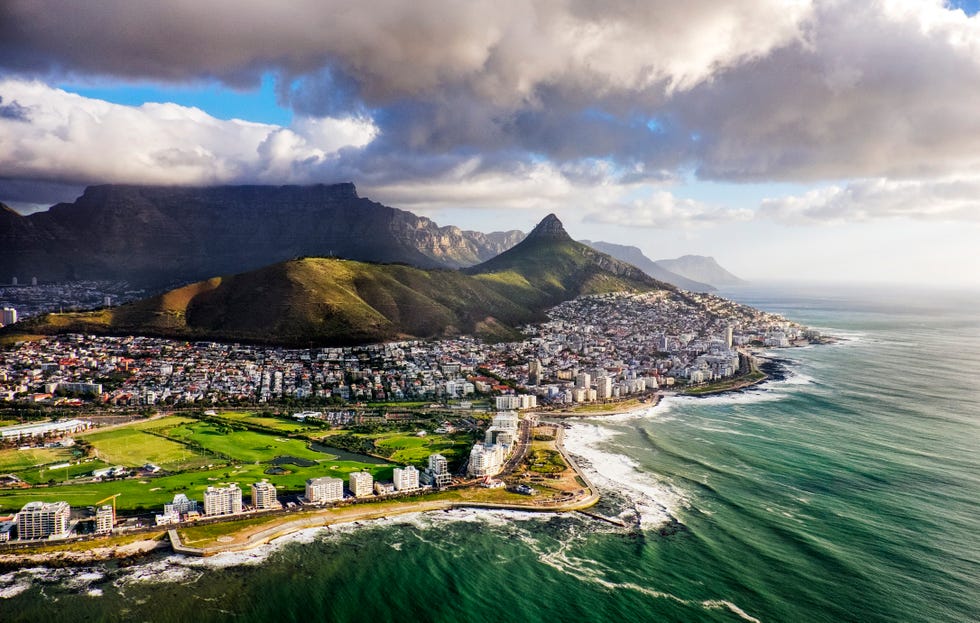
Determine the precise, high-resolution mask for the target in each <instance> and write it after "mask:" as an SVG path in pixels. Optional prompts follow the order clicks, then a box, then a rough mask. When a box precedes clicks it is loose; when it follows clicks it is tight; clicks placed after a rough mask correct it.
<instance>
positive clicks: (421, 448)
mask: <svg viewBox="0 0 980 623" xmlns="http://www.w3.org/2000/svg"><path fill="white" fill-rule="evenodd" d="M367 436H368V437H371V438H372V439H374V445H376V446H377V447H379V448H384V449H386V450H393V451H394V452H393V454H392V455H391V456H390V457H389V458H390V459H391V460H392V461H394V462H395V463H412V464H414V465H417V466H418V465H422V464H424V463H426V462H427V461H428V459H429V455H430V454H441V455H443V456H444V457H446V459H448V460H449V462H450V463H452V462H453V461H455V460H456V459H457V458H459V457H460V456H461V455H463V454H465V453H468V452H469V451H470V447H471V446H472V441H471V439H470V437H469V435H466V434H463V435H439V434H435V433H429V434H427V435H426V436H425V437H419V436H417V435H416V434H415V433H402V432H396V433H382V434H381V435H367Z"/></svg>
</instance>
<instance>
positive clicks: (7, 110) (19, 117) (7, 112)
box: [0, 97, 30, 121]
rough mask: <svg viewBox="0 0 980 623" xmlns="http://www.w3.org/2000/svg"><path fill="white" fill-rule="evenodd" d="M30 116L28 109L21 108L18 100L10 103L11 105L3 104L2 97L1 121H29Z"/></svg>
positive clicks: (1, 99)
mask: <svg viewBox="0 0 980 623" xmlns="http://www.w3.org/2000/svg"><path fill="white" fill-rule="evenodd" d="M29 118H30V117H29V115H28V112H27V108H26V107H24V106H21V105H20V104H19V103H17V101H16V100H14V101H13V102H10V103H9V104H4V103H3V98H2V97H0V119H10V120H12V121H28V120H29Z"/></svg>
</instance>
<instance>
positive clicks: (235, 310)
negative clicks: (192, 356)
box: [11, 215, 674, 346]
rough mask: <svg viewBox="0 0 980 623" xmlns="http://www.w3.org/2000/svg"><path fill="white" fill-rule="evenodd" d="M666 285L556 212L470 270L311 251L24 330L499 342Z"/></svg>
mask: <svg viewBox="0 0 980 623" xmlns="http://www.w3.org/2000/svg"><path fill="white" fill-rule="evenodd" d="M659 289H667V290H674V288H673V286H670V285H668V284H664V283H661V282H659V281H656V280H654V279H652V278H651V277H649V276H647V275H646V274H644V273H643V272H642V271H640V270H639V269H637V268H635V267H633V266H630V265H628V264H625V263H623V262H620V261H618V260H616V259H613V258H611V257H609V256H608V255H605V254H603V253H600V252H598V251H595V250H594V249H591V248H589V247H587V246H585V245H583V244H580V243H578V242H575V241H573V240H572V239H571V238H569V237H568V234H566V233H565V230H564V228H563V227H562V225H561V222H560V221H558V219H557V218H556V217H554V216H553V215H552V216H549V217H548V218H546V219H545V220H544V221H542V222H541V224H540V225H538V226H537V227H536V228H535V229H534V230H533V231H532V232H531V233H530V234H528V236H527V237H526V238H525V239H524V240H523V241H522V242H521V243H519V244H518V245H517V246H515V247H513V248H512V249H510V250H508V251H505V252H504V253H502V254H500V255H498V256H497V257H495V258H493V259H492V260H489V261H487V262H484V263H483V264H480V265H478V266H474V267H471V268H468V269H465V270H445V269H442V270H439V269H436V270H426V269H421V268H415V267H411V266H407V265H403V264H370V263H365V262H357V261H351V260H340V259H336V258H302V259H296V260H290V261H287V262H281V263H277V264H274V265H271V266H268V267H265V268H261V269H259V270H255V271H250V272H246V273H240V274H236V275H232V276H227V277H215V278H211V279H208V280H205V281H200V282H197V283H193V284H191V285H188V286H184V287H182V288H178V289H176V290H171V291H170V292H167V293H165V294H163V295H160V296H156V297H152V298H149V299H145V300H142V301H137V302H135V303H131V304H128V305H122V306H120V307H116V308H110V309H102V310H97V311H93V312H83V313H74V314H48V315H47V316H41V317H39V318H35V319H30V320H27V321H25V322H22V323H19V324H18V325H16V328H17V331H18V332H25V333H42V334H48V333H65V332H90V333H108V334H129V333H133V334H147V335H159V336H164V337H176V338H187V339H215V340H247V341H256V342H271V343H285V344H298V345H304V346H305V345H308V344H311V343H315V344H324V345H326V344H353V343H365V342H377V341H385V340H393V339H402V338H406V337H420V338H428V337H441V336H453V335H460V334H475V335H479V336H481V337H484V338H487V339H491V340H501V339H513V338H516V337H517V336H518V334H517V332H516V327H518V326H520V325H522V324H526V323H529V322H534V321H538V320H542V319H543V318H544V311H545V310H546V309H548V308H549V307H551V306H553V305H556V304H557V303H560V302H562V301H565V300H568V299H572V298H574V297H576V296H579V295H583V294H596V293H603V292H616V291H633V292H645V291H651V290H659ZM11 329H13V327H11Z"/></svg>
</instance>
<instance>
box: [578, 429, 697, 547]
mask: <svg viewBox="0 0 980 623" xmlns="http://www.w3.org/2000/svg"><path fill="white" fill-rule="evenodd" d="M616 435H617V433H616V432H615V431H612V430H610V429H608V428H605V427H603V426H601V425H599V424H574V425H572V428H571V429H569V430H567V431H566V432H565V447H566V448H567V449H568V451H569V452H571V453H572V454H574V455H576V456H578V457H582V458H583V459H585V461H582V462H580V467H582V468H583V469H585V470H586V472H587V473H588V476H589V478H590V479H592V480H593V481H594V482H595V483H596V485H597V486H598V487H599V488H600V490H601V489H607V490H612V491H615V492H617V493H619V494H620V495H622V496H623V497H625V498H626V499H628V500H629V501H630V502H631V503H632V505H633V508H632V509H627V510H625V511H624V512H623V513H622V514H621V515H620V517H621V518H624V517H626V516H628V515H631V514H633V513H635V514H636V515H637V516H638V517H639V521H640V525H641V527H646V528H658V527H660V526H662V525H663V524H665V523H667V522H669V521H670V520H671V519H672V518H673V517H675V516H676V514H677V510H678V509H680V508H684V507H688V506H689V504H688V501H687V499H686V497H685V496H684V495H683V494H682V493H680V492H678V491H677V490H676V489H674V488H673V487H671V486H670V485H668V484H666V483H663V482H661V481H659V480H657V476H656V475H655V474H651V473H649V472H644V471H643V470H642V469H641V468H640V465H639V463H637V462H636V461H635V460H633V459H632V458H630V457H628V456H626V455H623V454H617V453H614V452H610V451H608V450H606V449H604V447H603V446H605V444H606V442H608V441H609V440H610V439H612V438H613V437H615V436H616ZM586 461H587V464H585V462H586ZM600 493H601V491H600Z"/></svg>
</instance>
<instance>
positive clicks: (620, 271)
mask: <svg viewBox="0 0 980 623" xmlns="http://www.w3.org/2000/svg"><path fill="white" fill-rule="evenodd" d="M463 272H465V273H468V274H470V275H476V276H479V277H481V278H483V279H486V280H489V281H492V282H493V283H494V284H495V287H496V288H498V289H499V291H502V292H505V293H506V294H507V295H508V297H509V298H511V299H512V300H521V301H527V302H533V303H534V304H535V305H536V306H537V307H539V308H541V309H546V308H548V307H551V306H553V305H556V304H558V303H559V302H561V301H565V300H569V299H572V298H575V297H576V296H579V295H582V294H592V293H599V292H615V291H618V290H636V289H637V288H638V287H639V288H640V289H666V290H674V289H675V288H674V286H672V285H670V284H667V283H664V282H662V281H657V280H656V279H653V278H652V277H650V276H649V275H647V274H646V273H644V272H643V271H641V270H640V269H638V268H636V267H635V266H631V265H630V264H627V263H625V262H621V261H619V260H617V259H615V258H613V257H610V256H609V255H607V254H605V253H601V252H599V251H596V250H595V249H592V248H591V247H588V246H586V245H584V244H582V243H580V242H575V241H574V240H572V238H571V237H570V236H569V235H568V233H567V232H566V231H565V228H564V227H563V226H562V223H561V221H560V220H558V217H556V216H555V215H554V214H549V215H548V216H547V217H545V218H544V220H542V221H541V222H540V223H538V225H537V227H535V228H534V229H533V230H532V231H531V233H529V234H528V235H527V237H525V238H524V240H523V241H521V243H520V244H518V245H516V246H515V247H513V248H511V249H508V250H507V251H504V252H503V253H501V254H500V255H498V256H496V257H494V258H492V259H490V260H487V261H486V262H484V263H482V264H479V265H477V266H472V267H470V268H464V269H463Z"/></svg>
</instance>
